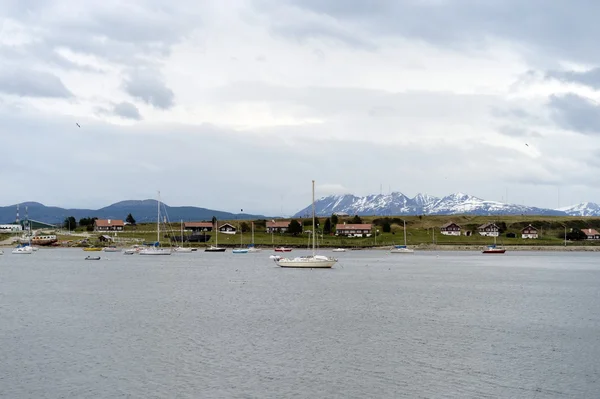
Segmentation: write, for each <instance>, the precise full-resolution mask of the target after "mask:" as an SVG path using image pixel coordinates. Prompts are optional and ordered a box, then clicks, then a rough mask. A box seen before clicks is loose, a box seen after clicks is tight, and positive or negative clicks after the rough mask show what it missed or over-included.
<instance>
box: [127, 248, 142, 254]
mask: <svg viewBox="0 0 600 399" xmlns="http://www.w3.org/2000/svg"><path fill="white" fill-rule="evenodd" d="M137 253H138V251H137V249H135V248H128V249H126V250H124V251H123V254H124V255H135V254H137Z"/></svg>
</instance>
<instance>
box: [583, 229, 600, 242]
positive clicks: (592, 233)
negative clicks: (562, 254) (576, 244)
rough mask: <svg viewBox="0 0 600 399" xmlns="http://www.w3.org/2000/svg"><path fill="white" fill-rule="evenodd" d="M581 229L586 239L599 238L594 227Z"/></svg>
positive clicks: (599, 234) (599, 235)
mask: <svg viewBox="0 0 600 399" xmlns="http://www.w3.org/2000/svg"><path fill="white" fill-rule="evenodd" d="M581 231H582V232H583V233H584V234H585V235H586V236H587V239H588V240H600V233H598V232H597V231H596V230H594V229H581Z"/></svg>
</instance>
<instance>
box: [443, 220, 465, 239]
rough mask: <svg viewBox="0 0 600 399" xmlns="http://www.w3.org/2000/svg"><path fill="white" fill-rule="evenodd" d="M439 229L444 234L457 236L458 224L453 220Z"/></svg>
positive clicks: (458, 231)
mask: <svg viewBox="0 0 600 399" xmlns="http://www.w3.org/2000/svg"><path fill="white" fill-rule="evenodd" d="M440 231H441V233H442V234H443V235H445V236H459V235H460V226H459V225H457V224H456V223H454V222H450V223H446V224H445V225H443V226H442V227H440Z"/></svg>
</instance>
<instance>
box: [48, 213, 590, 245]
mask: <svg viewBox="0 0 600 399" xmlns="http://www.w3.org/2000/svg"><path fill="white" fill-rule="evenodd" d="M296 220H298V221H299V222H300V223H301V224H304V223H305V222H306V223H308V222H309V221H310V219H301V218H296ZM402 220H406V226H407V234H406V242H407V244H408V245H409V246H419V247H420V248H422V249H456V248H460V249H478V248H481V247H482V246H484V245H488V244H491V243H493V238H491V237H483V236H480V235H479V234H478V233H477V227H478V226H480V225H481V224H484V223H487V222H494V223H496V224H498V225H499V226H501V228H502V229H503V231H502V234H501V236H500V237H498V238H497V242H498V244H502V245H504V246H506V247H511V248H514V249H525V248H529V249H531V248H536V249H537V248H541V249H544V248H548V249H549V248H550V247H555V248H556V249H565V245H564V233H565V228H566V229H567V231H569V230H570V229H571V228H579V229H581V228H596V229H598V230H600V218H594V217H564V216H495V217H490V216H465V215H454V216H406V217H403V218H399V217H393V216H390V217H387V218H386V217H362V221H363V223H373V224H374V227H373V233H375V230H379V233H378V234H377V237H375V235H374V234H373V235H372V236H371V237H366V238H346V237H341V236H340V237H338V236H335V235H321V234H320V235H319V240H318V242H319V246H321V247H344V248H355V247H356V248H371V247H382V248H386V247H390V246H392V245H398V244H404V231H403V227H402ZM324 221H325V218H324V217H320V218H319V223H320V225H321V226H323V224H324ZM350 221H351V218H340V219H339V223H343V222H347V223H350ZM385 221H387V222H389V223H390V224H391V232H389V233H383V228H382V226H383V222H385ZM450 221H452V222H455V223H457V224H459V225H460V226H461V227H462V229H463V231H466V230H469V231H472V232H473V235H471V236H465V235H461V236H445V235H442V234H440V226H442V225H443V224H445V223H447V222H450ZM225 222H228V223H231V224H232V225H234V226H239V225H240V223H242V222H246V223H247V224H248V225H249V224H250V223H249V221H240V220H223V221H220V222H219V223H225ZM255 224H256V228H255V233H254V243H255V244H256V245H258V246H263V247H274V246H281V245H285V246H291V247H295V248H303V247H304V248H306V247H308V246H309V239H310V235H309V234H305V233H304V234H298V235H297V236H294V235H290V234H277V233H276V234H268V233H266V232H265V228H264V221H255ZM529 224H531V225H533V226H534V227H536V228H537V229H538V233H539V238H538V239H535V240H532V239H522V238H520V237H521V234H520V231H521V229H522V228H523V227H525V226H527V225H529ZM83 232H84V230H83V229H81V228H78V229H76V230H75V232H74V233H75V234H78V233H79V234H81V233H83ZM507 233H513V234H515V235H516V238H508V237H506V234H507ZM209 234H210V235H211V238H210V240H209V241H208V242H207V243H198V244H192V246H197V247H204V246H207V245H211V244H214V243H215V233H214V232H211V233H209ZM109 235H111V236H113V235H114V233H110V234H109ZM170 235H179V225H178V224H177V223H175V224H173V225H172V226H171V228H170V229H169V228H167V229H165V231H164V233H163V228H161V242H163V243H167V242H168V241H169V236H170ZM99 236H100V234H99V233H90V241H91V242H92V243H94V244H98V242H97V239H98V237H99ZM116 237H117V245H119V246H126V245H131V244H134V243H141V242H151V241H156V225H155V224H153V223H148V224H139V225H137V226H126V228H125V231H124V232H119V233H117V234H116ZM81 238H82V237H78V236H75V235H62V234H59V240H61V241H67V240H70V241H72V242H74V243H76V242H77V241H78V240H80V239H81ZM241 240H242V241H241V243H240V234H239V232H238V234H235V235H227V234H219V238H218V241H219V245H220V246H226V247H236V246H240V245H243V246H246V245H248V244H250V243H251V241H252V237H251V234H250V232H245V233H243V235H242V237H241ZM596 247H598V249H600V242H598V241H575V242H568V244H567V248H580V249H582V250H584V249H588V250H592V249H595V248H596Z"/></svg>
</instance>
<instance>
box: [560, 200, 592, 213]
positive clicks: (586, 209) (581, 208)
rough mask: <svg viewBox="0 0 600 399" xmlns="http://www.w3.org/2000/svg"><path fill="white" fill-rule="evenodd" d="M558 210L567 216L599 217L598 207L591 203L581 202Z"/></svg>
mask: <svg viewBox="0 0 600 399" xmlns="http://www.w3.org/2000/svg"><path fill="white" fill-rule="evenodd" d="M558 210H560V211H563V212H565V213H566V214H567V215H569V216H600V205H598V204H595V203H593V202H582V203H581V204H577V205H571V206H567V207H564V208H559V209H558Z"/></svg>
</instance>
